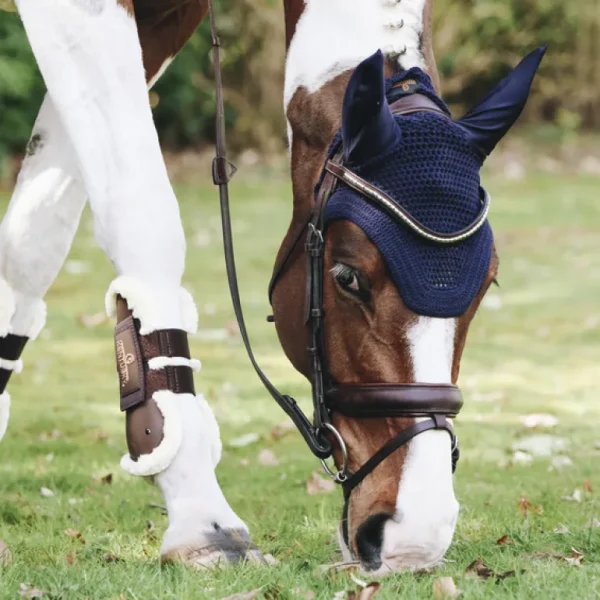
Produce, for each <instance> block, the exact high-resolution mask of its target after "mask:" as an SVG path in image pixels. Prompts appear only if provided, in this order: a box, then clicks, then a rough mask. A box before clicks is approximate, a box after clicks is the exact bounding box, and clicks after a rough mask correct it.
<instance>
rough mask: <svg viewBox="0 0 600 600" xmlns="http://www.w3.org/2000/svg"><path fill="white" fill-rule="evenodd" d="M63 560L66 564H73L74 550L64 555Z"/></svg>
mask: <svg viewBox="0 0 600 600" xmlns="http://www.w3.org/2000/svg"><path fill="white" fill-rule="evenodd" d="M65 560H66V561H67V564H69V565H74V564H75V552H69V553H68V554H67V555H66V556H65Z"/></svg>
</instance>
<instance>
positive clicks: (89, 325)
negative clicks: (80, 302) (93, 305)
mask: <svg viewBox="0 0 600 600" xmlns="http://www.w3.org/2000/svg"><path fill="white" fill-rule="evenodd" d="M77 322H78V323H79V324H80V325H81V326H82V327H85V328H86V329H93V328H94V327H100V325H104V323H108V322H110V318H109V316H108V315H107V314H106V313H105V312H99V313H96V314H93V315H86V314H84V313H80V314H79V316H78V317H77Z"/></svg>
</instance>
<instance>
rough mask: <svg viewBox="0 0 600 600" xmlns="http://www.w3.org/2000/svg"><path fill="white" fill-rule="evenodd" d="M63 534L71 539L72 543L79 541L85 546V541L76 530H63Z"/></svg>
mask: <svg viewBox="0 0 600 600" xmlns="http://www.w3.org/2000/svg"><path fill="white" fill-rule="evenodd" d="M64 533H65V535H68V536H69V537H70V538H71V541H72V542H74V541H75V540H79V541H80V542H81V543H82V544H85V540H84V539H83V537H82V535H81V533H80V532H79V531H77V529H65V531H64Z"/></svg>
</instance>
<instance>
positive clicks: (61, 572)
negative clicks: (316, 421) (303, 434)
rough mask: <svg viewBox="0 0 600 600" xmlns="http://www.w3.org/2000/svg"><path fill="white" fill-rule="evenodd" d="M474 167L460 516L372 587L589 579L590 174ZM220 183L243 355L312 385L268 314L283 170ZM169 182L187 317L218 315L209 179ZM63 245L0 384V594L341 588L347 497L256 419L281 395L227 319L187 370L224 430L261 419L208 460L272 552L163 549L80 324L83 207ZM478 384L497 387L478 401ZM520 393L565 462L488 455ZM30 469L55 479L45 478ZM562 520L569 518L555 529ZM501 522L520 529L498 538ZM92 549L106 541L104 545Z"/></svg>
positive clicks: (599, 293)
mask: <svg viewBox="0 0 600 600" xmlns="http://www.w3.org/2000/svg"><path fill="white" fill-rule="evenodd" d="M487 185H488V187H489V189H490V191H491V193H492V195H493V198H494V200H493V211H492V216H491V220H492V224H493V225H494V227H495V231H496V234H497V244H498V250H499V253H500V257H501V268H500V277H499V280H500V284H501V286H502V287H501V289H500V290H495V289H494V290H492V292H491V293H492V294H494V295H500V296H501V298H502V303H503V306H502V309H501V310H492V309H490V308H482V309H481V311H480V313H479V315H478V317H477V318H476V320H475V322H474V324H473V327H472V330H471V334H470V338H469V342H468V344H467V349H466V352H465V356H464V359H463V362H462V376H461V380H460V383H461V385H462V387H463V389H464V391H465V395H466V400H467V401H466V406H465V409H464V412H463V413H462V414H461V416H460V418H459V419H458V424H457V427H458V431H459V434H460V438H461V445H462V460H461V463H460V466H459V469H458V472H457V476H456V489H457V496H458V498H459V500H460V502H461V505H462V510H461V516H460V519H459V525H458V529H457V532H456V536H455V540H454V543H453V544H452V547H451V549H450V551H449V552H448V555H447V558H448V563H447V564H446V565H445V566H444V567H442V568H440V569H438V570H436V571H435V572H434V573H433V574H427V575H412V574H403V575H397V576H394V577H391V578H389V579H387V580H385V581H384V583H383V586H382V590H381V592H380V594H379V595H378V598H379V597H380V598H382V599H383V598H430V597H431V595H432V582H433V580H434V579H436V578H438V577H440V576H450V577H453V578H454V579H455V581H456V584H457V585H458V587H459V588H460V589H461V590H462V591H463V596H462V597H463V598H468V599H475V598H527V599H529V598H536V599H544V600H546V599H550V598H561V599H562V598H574V599H575V598H577V599H582V598H583V599H588V598H598V597H600V529H592V528H589V527H586V523H587V522H588V521H590V519H592V518H593V517H597V518H599V519H600V502H599V501H598V494H600V473H599V469H598V463H599V460H600V451H599V450H597V449H596V448H595V442H596V440H600V427H598V422H599V419H600V400H599V398H598V376H599V374H600V257H599V256H598V249H599V240H600V211H599V207H598V197H597V196H598V189H599V187H600V180H598V179H594V178H592V177H589V178H586V177H583V176H578V177H575V176H573V177H569V176H560V175H536V174H529V175H528V176H527V178H526V179H525V180H522V181H519V182H505V181H502V180H501V179H500V178H494V175H493V173H488V177H487ZM232 193H233V203H234V207H233V213H234V215H235V226H234V227H235V231H236V242H237V254H238V262H239V271H240V279H241V282H240V283H241V288H242V291H243V292H242V293H243V298H244V304H245V307H246V311H247V317H248V322H249V328H250V331H251V334H252V339H253V341H254V344H255V346H256V351H257V354H258V356H259V359H260V362H261V363H262V365H263V366H264V368H265V369H266V370H267V371H268V373H269V374H270V375H272V377H273V380H274V381H275V382H276V383H277V384H278V385H280V386H281V387H282V389H284V390H286V391H289V392H290V393H292V394H294V395H296V396H297V397H300V399H301V400H302V401H303V402H304V403H305V406H307V405H308V404H307V403H308V398H309V389H308V386H307V384H306V383H305V382H304V381H303V380H302V379H301V378H300V376H298V375H297V374H296V373H295V372H294V371H293V369H292V367H291V366H290V365H289V364H288V363H287V361H286V359H285V357H284V355H283V353H282V351H281V350H280V347H279V344H278V341H277V337H276V334H275V330H274V328H273V326H272V325H269V324H267V323H266V322H265V317H266V315H267V314H268V313H269V307H268V302H267V298H266V287H267V282H268V278H269V275H270V271H271V266H272V262H273V258H274V256H275V252H276V250H277V247H278V244H279V242H280V240H281V238H282V236H283V233H284V231H285V229H286V227H287V224H288V218H289V214H290V207H291V200H290V189H289V185H288V184H287V183H286V180H285V178H284V177H277V176H274V175H273V174H271V173H268V172H266V171H265V172H259V171H258V170H257V169H255V170H254V171H253V173H252V177H251V178H248V177H247V176H246V178H243V177H238V178H237V181H236V182H235V184H234V185H233V190H232ZM178 195H179V197H180V199H181V205H182V213H183V215H184V218H185V223H186V232H187V235H188V240H189V253H188V266H187V271H186V277H185V283H186V285H187V286H188V287H189V288H190V289H191V291H192V292H193V293H194V296H195V298H196V300H197V303H198V306H199V310H200V320H201V327H202V328H203V330H214V329H223V328H227V327H229V326H230V323H231V322H232V320H233V313H232V309H231V303H230V300H229V295H228V291H227V284H226V278H225V273H224V266H223V260H222V253H221V245H220V244H221V242H220V236H219V234H218V231H219V221H218V218H219V217H218V202H217V197H216V194H215V191H214V190H213V189H212V187H211V186H209V185H208V184H201V185H196V186H188V187H185V186H180V187H179V188H178ZM3 202H6V196H4V197H3ZM70 259H71V260H78V261H84V262H85V264H86V265H87V267H88V271H87V272H86V273H84V274H70V273H69V272H63V273H62V274H61V276H60V277H59V278H58V280H57V281H56V283H55V284H54V286H53V287H52V290H51V291H50V293H49V295H48V297H47V301H48V307H49V312H48V327H47V329H46V330H45V332H44V333H43V335H42V336H41V338H40V339H39V340H38V341H36V342H35V343H33V344H31V345H30V346H29V347H28V348H27V350H26V352H25V355H24V360H25V367H26V368H25V371H24V373H23V374H22V375H21V376H15V377H14V378H13V381H12V382H11V386H10V392H11V395H12V397H13V414H12V418H11V423H10V426H9V431H8V433H7V436H6V438H5V439H4V440H3V442H2V444H1V445H0V538H1V539H3V540H5V542H6V543H7V544H8V546H9V547H10V549H11V551H12V554H13V561H12V564H11V565H10V566H9V567H7V568H4V569H2V567H0V598H2V599H4V598H7V599H8V598H10V599H12V598H16V597H18V588H19V584H21V583H30V584H32V585H34V586H37V587H38V588H40V589H42V590H45V591H46V592H47V593H48V594H47V597H51V598H65V599H71V598H74V599H79V598H93V599H104V598H117V597H119V596H120V595H121V594H122V596H121V597H122V598H127V599H129V598H132V599H134V598H139V599H142V598H143V599H152V598H194V599H195V598H222V597H224V596H228V595H230V594H233V593H235V592H240V591H246V590H251V589H254V588H261V589H262V590H263V591H264V593H265V594H266V595H265V597H268V598H283V599H285V598H292V597H300V598H302V597H304V594H305V593H306V592H307V591H309V590H314V591H315V592H316V597H317V598H332V597H333V594H334V592H336V591H339V590H343V589H348V590H350V589H355V588H356V585H355V584H354V583H352V581H351V580H350V579H349V576H348V574H345V573H338V574H329V575H323V574H321V573H319V570H318V568H319V565H324V564H328V563H332V562H334V561H336V560H338V555H337V553H336V543H335V541H334V531H335V527H336V523H337V519H338V517H339V512H340V509H341V498H340V496H339V494H337V493H336V494H326V495H320V496H308V495H307V494H306V492H305V487H304V482H305V481H306V479H307V477H308V476H309V475H310V474H311V472H313V471H315V470H317V467H318V464H317V462H316V461H315V460H314V459H313V458H312V456H311V455H310V453H309V451H308V449H307V448H305V447H304V445H303V442H302V440H301V439H300V436H299V435H298V434H296V433H293V434H290V435H287V436H286V437H284V438H282V439H280V440H279V441H273V440H272V439H271V438H270V431H271V428H272V427H273V426H274V425H275V424H278V423H281V422H282V421H283V420H284V417H283V413H281V412H280V411H279V409H278V407H277V406H276V405H275V404H274V402H273V401H271V400H270V398H269V397H268V396H267V394H266V392H265V391H264V390H263V389H262V388H261V386H260V384H259V382H258V380H257V378H256V377H255V375H254V373H253V371H252V370H251V367H250V364H249V362H248V360H247V358H246V355H245V353H244V349H243V347H242V345H241V344H240V343H239V339H238V338H233V339H231V338H229V339H226V340H213V341H211V339H210V336H204V337H202V336H201V337H197V338H195V339H193V340H192V347H193V348H192V349H193V354H194V356H197V357H199V358H200V359H201V360H202V361H203V370H202V373H201V375H200V376H199V377H198V378H197V386H198V387H199V388H200V389H201V390H202V391H203V392H204V393H205V394H206V396H207V397H208V399H209V401H210V402H211V405H212V406H213V408H214V411H215V413H216V415H217V418H218V420H219V422H220V424H221V428H222V437H223V440H224V442H225V443H226V444H227V442H228V440H231V439H233V438H235V437H237V436H240V435H243V434H245V433H249V432H257V433H259V434H260V435H261V440H260V441H259V442H258V443H256V444H254V445H250V446H247V447H245V448H241V449H227V450H226V452H225V454H224V457H223V460H222V462H221V464H220V466H219V469H218V475H219V479H220V481H221V484H222V487H223V489H224V490H225V493H226V495H227V497H228V499H229V500H230V502H231V503H232V505H233V506H234V508H235V509H236V510H237V511H238V513H239V514H240V515H241V517H242V518H243V519H245V520H246V522H247V523H248V524H249V526H250V528H251V532H252V535H253V538H254V540H255V541H256V542H257V543H258V545H259V546H260V548H261V549H262V550H263V552H265V553H267V552H268V553H272V554H273V555H274V556H275V557H276V558H278V559H279V561H280V562H279V564H278V565H276V566H272V567H268V568H258V567H253V566H245V567H238V568H229V569H224V570H222V571H218V572H216V573H197V572H194V571H191V570H186V569H185V568H183V567H178V566H176V567H168V568H161V567H160V566H159V564H158V561H157V557H158V549H159V544H160V539H161V537H162V533H163V531H164V529H165V527H166V517H165V516H163V515H162V514H161V511H160V510H158V509H156V508H152V507H151V506H150V504H152V503H156V504H161V503H162V500H161V498H160V494H159V492H158V490H157V489H155V488H153V487H151V486H149V485H148V484H147V483H145V482H144V481H142V480H139V479H135V478H132V477H129V476H127V475H126V474H125V473H123V472H122V471H121V470H120V468H119V466H118V461H119V458H120V456H121V455H122V454H123V453H124V452H125V441H124V424H123V418H122V416H121V414H120V413H119V409H118V401H117V397H116V373H115V369H114V358H113V348H112V343H113V342H112V325H111V324H110V323H107V324H104V325H101V326H99V327H96V328H91V329H87V328H84V327H82V326H81V325H79V323H78V319H77V317H78V315H79V314H80V313H86V314H93V313H98V312H100V311H102V310H103V299H104V293H105V290H106V287H107V285H108V283H109V281H110V280H111V278H112V277H113V271H112V267H111V265H110V264H109V262H108V261H107V259H106V258H105V257H104V255H103V254H102V253H101V251H100V250H99V249H98V248H97V247H96V245H95V242H94V240H93V235H92V227H91V219H90V216H89V214H86V216H85V219H84V221H83V226H82V227H81V231H80V233H79V235H78V237H77V240H76V242H75V244H74V246H73V249H72V252H71V256H70ZM490 397H492V398H495V400H494V401H493V402H489V401H488V402H486V401H485V400H486V399H489V398H490ZM532 412H549V413H552V414H554V415H556V416H557V417H558V419H559V425H558V427H557V428H556V432H555V434H556V435H559V436H561V437H564V438H566V439H567V440H569V444H570V446H569V449H568V452H567V454H568V455H569V456H570V457H571V459H572V460H573V463H574V465H573V466H572V467H571V468H569V469H565V470H563V471H556V470H554V471H549V464H550V461H549V459H536V460H535V461H534V463H533V465H532V466H529V467H524V466H513V467H506V466H500V464H501V463H503V462H505V461H506V459H507V458H509V457H510V455H511V452H510V448H511V446H512V444H513V443H514V442H515V441H516V440H518V439H519V438H520V437H522V436H524V435H528V434H529V433H530V432H529V431H526V430H525V429H524V427H523V426H522V425H521V423H520V421H519V417H520V416H521V415H525V414H528V413H532ZM55 429H56V430H58V431H59V432H60V435H59V436H58V438H57V439H52V436H50V438H51V439H47V440H45V439H44V437H48V436H44V435H43V434H50V433H51V432H52V431H53V430H55ZM265 447H267V448H270V449H272V450H273V451H274V452H275V453H276V454H277V456H278V457H279V458H280V461H281V464H280V466H279V467H264V466H261V465H259V464H258V462H257V454H258V452H259V451H260V449H262V448H265ZM50 454H51V455H52V456H53V460H51V461H48V460H47V458H46V457H47V456H48V455H50ZM242 459H246V460H247V461H249V467H247V466H244V465H243V464H241V462H240V461H241V460H242ZM108 473H113V475H114V478H113V482H112V484H111V485H107V484H103V483H100V482H98V481H96V479H95V478H96V477H101V476H103V475H106V474H108ZM586 479H589V481H590V482H591V486H592V488H593V489H594V493H589V492H584V493H583V497H582V500H581V502H580V503H572V502H566V501H564V500H561V497H562V496H566V495H569V494H571V493H572V492H573V490H574V489H575V488H577V487H579V488H582V486H583V484H584V481H585V480H586ZM42 486H45V487H48V488H51V489H52V490H54V491H55V496H54V497H51V498H44V497H42V496H41V495H40V487H42ZM522 494H524V495H525V496H526V497H527V498H528V499H529V501H530V502H531V503H533V504H534V505H538V506H541V507H543V514H539V513H538V512H537V511H530V512H529V514H528V515H527V516H526V517H524V516H523V515H522V514H521V513H520V512H519V511H518V509H517V504H518V501H519V498H520V497H521V495H522ZM70 499H74V500H75V501H76V503H72V501H71V502H69V500H70ZM148 521H152V522H153V523H154V524H155V526H156V529H155V530H154V531H153V532H148V531H147V522H148ZM559 524H564V525H566V526H567V527H568V529H569V533H567V534H563V535H560V534H556V533H554V530H555V528H556V527H557V526H558V525H559ZM66 529H76V530H78V531H79V532H81V535H82V537H81V539H76V540H72V539H71V537H70V536H69V535H67V534H65V533H64V531H65V530H66ZM504 535H508V536H510V538H511V539H512V540H513V542H514V543H512V544H508V545H498V544H497V543H496V540H498V539H499V538H500V537H502V536H504ZM84 542H85V543H84ZM571 547H575V548H576V549H577V550H579V551H581V552H583V553H584V554H585V559H584V561H583V563H582V565H581V566H580V567H574V566H570V565H568V564H567V563H566V562H565V561H559V560H556V559H532V558H529V557H528V556H527V555H528V554H531V553H534V552H558V553H570V551H571ZM106 555H114V556H115V557H118V560H117V561H116V562H107V560H106V558H107V557H106ZM476 558H483V560H484V561H485V562H486V563H487V564H488V565H489V566H490V567H491V568H493V569H494V570H495V571H499V572H501V571H508V570H515V571H516V574H515V576H513V577H508V578H506V579H503V580H501V581H497V580H495V579H489V580H487V581H484V580H479V579H473V578H469V577H466V576H465V569H466V567H467V566H468V565H469V564H470V563H471V562H472V561H473V560H475V559H476ZM69 562H73V563H74V564H72V565H71V564H69ZM293 590H296V591H295V592H294V591H293ZM269 594H270V595H269ZM295 594H296V595H295Z"/></svg>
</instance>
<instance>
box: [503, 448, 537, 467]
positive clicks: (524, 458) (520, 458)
mask: <svg viewBox="0 0 600 600" xmlns="http://www.w3.org/2000/svg"><path fill="white" fill-rule="evenodd" d="M532 463H533V456H531V454H527V452H523V451H522V450H517V451H516V452H514V453H513V455H512V458H511V460H510V461H509V464H510V465H519V466H521V467H529V466H531V464H532Z"/></svg>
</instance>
